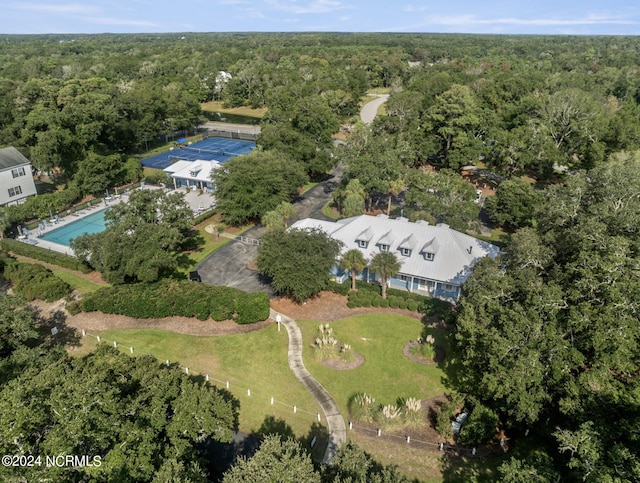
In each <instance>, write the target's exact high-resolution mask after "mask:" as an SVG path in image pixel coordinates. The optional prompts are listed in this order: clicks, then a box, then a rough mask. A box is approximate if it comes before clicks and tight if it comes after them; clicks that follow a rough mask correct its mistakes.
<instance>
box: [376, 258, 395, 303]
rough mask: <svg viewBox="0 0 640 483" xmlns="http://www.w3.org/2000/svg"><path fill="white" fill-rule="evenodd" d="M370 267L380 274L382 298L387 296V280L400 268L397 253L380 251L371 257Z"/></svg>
mask: <svg viewBox="0 0 640 483" xmlns="http://www.w3.org/2000/svg"><path fill="white" fill-rule="evenodd" d="M370 268H371V270H372V271H373V272H375V273H379V274H380V284H381V285H382V298H383V299H386V298H387V280H389V278H391V277H392V276H393V275H394V274H396V273H398V271H399V270H400V262H399V261H398V259H397V258H396V256H395V254H393V253H391V252H380V253H377V254H376V255H374V256H373V258H372V259H371V265H370Z"/></svg>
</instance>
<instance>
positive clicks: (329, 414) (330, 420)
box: [271, 310, 347, 464]
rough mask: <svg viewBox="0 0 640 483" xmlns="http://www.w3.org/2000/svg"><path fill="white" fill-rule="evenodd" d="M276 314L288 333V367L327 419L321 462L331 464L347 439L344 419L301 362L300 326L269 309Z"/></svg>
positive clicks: (274, 317) (330, 398)
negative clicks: (326, 442) (327, 441)
mask: <svg viewBox="0 0 640 483" xmlns="http://www.w3.org/2000/svg"><path fill="white" fill-rule="evenodd" d="M278 315H280V321H281V322H282V324H283V325H284V327H285V329H287V333H288V334H289V367H290V368H291V370H292V371H293V374H294V375H295V376H296V379H298V380H299V381H300V382H301V383H302V385H303V386H304V387H305V388H306V389H307V391H309V392H310V393H311V395H312V396H313V397H314V398H315V399H316V401H318V404H320V407H321V408H322V411H323V412H324V417H325V419H326V420H327V427H328V429H329V443H328V445H327V450H326V451H325V453H324V458H323V460H322V462H323V463H325V464H331V462H332V461H333V459H334V458H335V456H336V453H337V451H338V448H340V446H342V445H343V444H344V443H345V442H346V441H347V428H346V426H345V424H344V419H343V418H342V414H341V413H340V408H338V405H337V404H336V402H335V401H334V400H333V398H332V397H331V394H329V392H328V391H327V390H326V389H325V388H324V387H323V386H322V384H320V383H319V382H318V381H316V380H315V379H314V377H313V376H312V375H311V374H310V373H309V371H307V368H306V367H305V366H304V362H302V333H301V332H300V327H298V324H296V321H295V320H293V319H292V318H291V317H287V316H286V315H283V314H280V313H278V312H276V311H275V310H271V318H272V319H273V320H278V318H277V317H278Z"/></svg>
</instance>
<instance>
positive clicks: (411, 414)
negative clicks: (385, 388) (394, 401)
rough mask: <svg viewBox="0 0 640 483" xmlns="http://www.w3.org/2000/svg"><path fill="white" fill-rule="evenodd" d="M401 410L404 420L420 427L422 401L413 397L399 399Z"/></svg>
mask: <svg viewBox="0 0 640 483" xmlns="http://www.w3.org/2000/svg"><path fill="white" fill-rule="evenodd" d="M399 403H400V406H401V407H402V410H403V413H404V414H403V415H404V422H405V423H406V424H408V425H409V426H414V427H420V426H422V425H423V423H424V420H423V417H422V401H420V399H416V398H414V397H409V398H407V399H405V400H401V401H399Z"/></svg>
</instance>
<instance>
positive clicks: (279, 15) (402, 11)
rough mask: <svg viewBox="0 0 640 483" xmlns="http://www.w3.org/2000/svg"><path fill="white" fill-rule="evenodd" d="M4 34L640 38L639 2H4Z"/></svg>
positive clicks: (0, 28)
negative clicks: (425, 34) (430, 34)
mask: <svg viewBox="0 0 640 483" xmlns="http://www.w3.org/2000/svg"><path fill="white" fill-rule="evenodd" d="M0 11H2V23H1V26H0V33H4V34H39V33H103V32H114V33H121V32H303V31H337V32H464V33H499V34H572V35H574V34H575V35H638V34H640V2H638V0H608V1H604V0H599V1H593V0H527V1H523V0H512V1H509V0H502V1H501V0H488V1H469V0H464V1H463V0H395V1H394V0H385V1H382V0H183V1H180V0H178V1H175V0H174V1H166V0H91V1H88V0H85V1H78V0H76V1H74V0H68V1H64V0H62V1H60V0H11V1H6V0H0Z"/></svg>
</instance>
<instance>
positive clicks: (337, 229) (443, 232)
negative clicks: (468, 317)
mask: <svg viewBox="0 0 640 483" xmlns="http://www.w3.org/2000/svg"><path fill="white" fill-rule="evenodd" d="M291 228H299V229H310V228H319V229H320V230H322V231H324V232H325V233H326V234H327V235H329V236H331V238H333V239H335V240H340V241H341V242H342V243H343V247H342V253H344V252H346V251H348V250H351V249H353V248H357V249H358V250H360V251H361V252H362V254H363V255H364V256H365V258H366V259H367V260H371V258H372V257H373V256H374V255H375V254H376V253H379V252H382V251H384V252H391V253H395V254H396V256H397V258H398V260H399V261H400V263H401V268H400V271H399V272H398V273H397V274H396V275H394V276H393V277H392V278H391V280H390V282H389V284H390V286H391V287H393V288H399V289H404V290H408V291H410V292H418V293H422V294H424V295H429V296H432V297H437V298H441V299H445V300H451V301H452V300H457V299H458V297H459V296H460V288H461V286H462V284H463V283H464V282H465V281H466V279H467V277H468V276H469V274H470V272H471V268H472V267H473V266H474V265H475V264H476V263H477V262H478V260H480V259H481V258H483V257H486V256H489V257H495V256H496V255H497V254H498V251H499V249H498V247H497V246H495V245H492V244H491V243H487V242H484V241H482V240H478V239H477V238H474V237H472V236H470V235H467V234H465V233H461V232H459V231H456V230H453V229H451V228H450V227H449V225H445V224H443V223H439V224H437V225H430V224H429V223H427V222H426V221H417V222H415V223H414V222H410V221H409V220H408V219H407V218H402V217H400V218H395V219H391V218H389V217H387V216H386V215H378V216H369V215H361V216H356V217H353V218H347V219H344V220H339V221H336V222H331V221H322V220H316V219H313V218H305V219H303V220H300V221H297V222H296V223H294V224H293V225H292V226H291ZM335 274H336V277H337V278H338V280H344V279H345V278H346V277H347V276H348V273H346V272H344V271H341V270H340V269H339V268H336V272H335ZM360 277H361V279H363V280H368V281H374V280H375V279H376V274H375V273H370V272H369V269H368V268H367V269H365V270H364V271H363V273H362V274H360Z"/></svg>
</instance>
